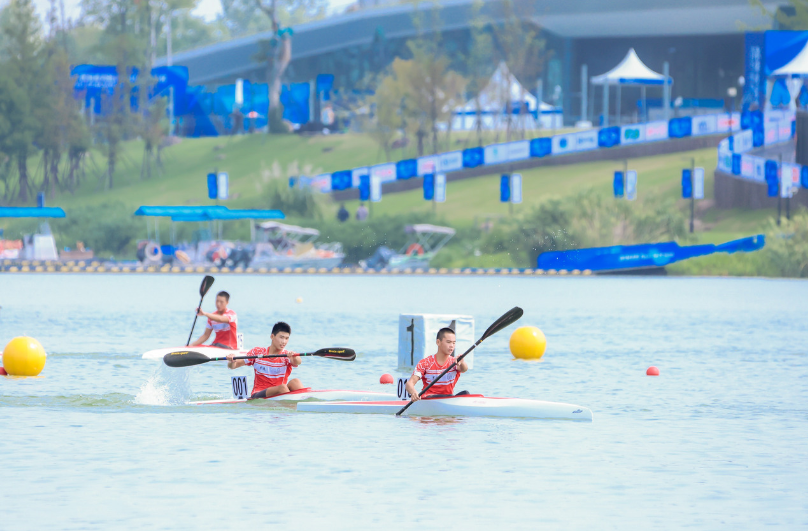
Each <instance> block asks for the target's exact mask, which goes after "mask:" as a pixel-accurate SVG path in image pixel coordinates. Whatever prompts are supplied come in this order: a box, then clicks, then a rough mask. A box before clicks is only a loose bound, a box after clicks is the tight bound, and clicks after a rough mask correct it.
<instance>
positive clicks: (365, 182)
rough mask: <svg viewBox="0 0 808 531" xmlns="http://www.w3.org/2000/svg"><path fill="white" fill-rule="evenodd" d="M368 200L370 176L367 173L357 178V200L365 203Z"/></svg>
mask: <svg viewBox="0 0 808 531" xmlns="http://www.w3.org/2000/svg"><path fill="white" fill-rule="evenodd" d="M369 199H370V175H368V174H367V173H366V174H364V175H360V176H359V200H360V201H367V200H369Z"/></svg>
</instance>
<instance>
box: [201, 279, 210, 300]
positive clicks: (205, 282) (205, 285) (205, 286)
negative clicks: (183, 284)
mask: <svg viewBox="0 0 808 531" xmlns="http://www.w3.org/2000/svg"><path fill="white" fill-rule="evenodd" d="M212 285H213V277H212V276H210V275H205V278H203V279H202V284H200V285H199V296H200V297H202V298H204V297H205V293H207V292H208V290H209V289H210V287H211V286H212Z"/></svg>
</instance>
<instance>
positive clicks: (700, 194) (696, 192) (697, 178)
mask: <svg viewBox="0 0 808 531" xmlns="http://www.w3.org/2000/svg"><path fill="white" fill-rule="evenodd" d="M693 199H704V168H696V172H695V173H694V174H693Z"/></svg>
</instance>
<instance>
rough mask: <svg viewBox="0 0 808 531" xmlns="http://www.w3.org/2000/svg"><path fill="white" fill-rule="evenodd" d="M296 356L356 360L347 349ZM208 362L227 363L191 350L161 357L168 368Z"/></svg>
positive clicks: (245, 357) (243, 358) (353, 353)
mask: <svg viewBox="0 0 808 531" xmlns="http://www.w3.org/2000/svg"><path fill="white" fill-rule="evenodd" d="M297 356H319V357H321V358H329V359H332V360H340V361H353V360H355V359H356V352H354V351H353V350H352V349H349V348H321V349H320V350H318V351H317V352H308V353H305V354H297ZM285 357H286V354H277V355H273V356H234V357H233V359H234V360H250V359H259V358H285ZM209 361H227V358H226V357H224V358H209V357H207V356H205V355H204V354H202V353H201V352H194V351H192V350H178V351H177V352H170V353H168V354H166V355H165V356H163V363H165V364H166V365H168V366H169V367H191V366H193V365H201V364H203V363H207V362H209Z"/></svg>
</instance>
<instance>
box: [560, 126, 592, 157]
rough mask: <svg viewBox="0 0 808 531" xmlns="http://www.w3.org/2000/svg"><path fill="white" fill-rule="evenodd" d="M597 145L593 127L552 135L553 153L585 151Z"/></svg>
mask: <svg viewBox="0 0 808 531" xmlns="http://www.w3.org/2000/svg"><path fill="white" fill-rule="evenodd" d="M597 147H598V132H597V130H595V129H593V130H591V131H584V132H582V133H573V134H569V135H558V136H554V137H553V147H552V152H553V155H558V154H562V153H573V152H576V151H587V150H590V149H596V148H597Z"/></svg>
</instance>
